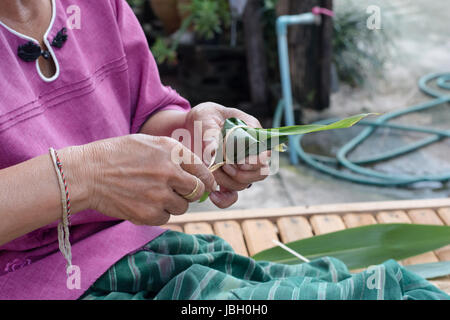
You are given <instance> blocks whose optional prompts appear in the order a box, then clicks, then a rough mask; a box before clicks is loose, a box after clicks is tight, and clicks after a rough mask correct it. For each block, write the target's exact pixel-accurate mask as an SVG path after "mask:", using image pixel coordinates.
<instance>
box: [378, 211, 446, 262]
mask: <svg viewBox="0 0 450 320" xmlns="http://www.w3.org/2000/svg"><path fill="white" fill-rule="evenodd" d="M377 219H378V221H379V222H380V223H411V222H412V221H411V219H410V218H409V217H408V215H407V214H406V212H405V211H401V210H397V211H382V212H379V213H378V214H377ZM438 261H439V259H438V258H437V257H436V255H435V254H434V253H433V252H426V253H423V254H420V255H418V256H414V257H410V258H408V259H405V260H402V261H401V263H402V264H404V265H409V264H419V263H431V262H438Z"/></svg>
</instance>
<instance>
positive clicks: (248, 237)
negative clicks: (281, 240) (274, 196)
mask: <svg viewBox="0 0 450 320" xmlns="http://www.w3.org/2000/svg"><path fill="white" fill-rule="evenodd" d="M242 230H243V231H244V238H245V242H246V243H247V249H248V253H249V254H250V255H251V256H252V255H254V254H256V253H258V252H260V251H263V250H266V249H269V248H272V247H274V246H275V244H274V243H273V242H272V240H274V239H275V240H278V235H277V230H276V227H275V226H274V224H273V223H272V222H270V221H269V220H267V219H255V220H245V221H244V222H242Z"/></svg>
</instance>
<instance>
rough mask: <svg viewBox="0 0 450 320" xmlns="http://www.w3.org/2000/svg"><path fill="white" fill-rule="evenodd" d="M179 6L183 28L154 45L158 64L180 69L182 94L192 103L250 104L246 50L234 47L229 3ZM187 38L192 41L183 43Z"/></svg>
mask: <svg viewBox="0 0 450 320" xmlns="http://www.w3.org/2000/svg"><path fill="white" fill-rule="evenodd" d="M177 4H178V6H177V9H178V14H179V16H181V17H183V18H182V20H181V24H180V28H179V29H178V31H177V32H175V33H174V34H172V35H171V36H165V35H162V36H159V37H157V38H156V40H155V42H154V44H153V45H152V53H153V55H154V56H155V58H156V60H157V62H158V64H160V65H168V64H169V65H176V69H177V74H178V76H177V80H178V82H179V83H180V85H181V86H182V90H181V91H182V92H183V94H184V95H185V96H186V97H187V98H188V99H189V100H190V101H191V102H192V103H197V102H202V101H205V100H214V101H217V102H219V103H222V104H226V105H236V104H237V103H239V102H242V101H248V98H249V97H248V81H247V79H246V77H245V72H246V71H245V70H246V56H245V50H244V48H243V43H242V41H241V42H240V43H238V44H237V45H236V46H232V45H230V25H231V19H232V17H231V11H230V6H229V2H228V0H178V2H177ZM187 36H189V37H187ZM186 37H187V38H189V39H190V41H183V40H184V39H183V38H186ZM243 75H244V76H243Z"/></svg>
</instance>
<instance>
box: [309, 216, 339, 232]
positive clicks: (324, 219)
mask: <svg viewBox="0 0 450 320" xmlns="http://www.w3.org/2000/svg"><path fill="white" fill-rule="evenodd" d="M310 221H311V226H312V228H313V230H314V233H315V234H316V235H318V234H324V233H329V232H334V231H339V230H343V229H345V224H344V221H342V218H341V217H340V216H338V215H336V214H324V215H317V216H313V217H311V219H310Z"/></svg>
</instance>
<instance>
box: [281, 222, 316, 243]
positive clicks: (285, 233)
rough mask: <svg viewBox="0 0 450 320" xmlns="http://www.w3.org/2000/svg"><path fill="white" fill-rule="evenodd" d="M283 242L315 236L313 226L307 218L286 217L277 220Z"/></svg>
mask: <svg viewBox="0 0 450 320" xmlns="http://www.w3.org/2000/svg"><path fill="white" fill-rule="evenodd" d="M277 226H278V230H279V232H280V237H281V241H282V242H284V243H288V242H292V241H296V240H300V239H304V238H309V237H312V236H313V233H312V229H311V226H310V225H309V223H308V220H307V219H306V218H305V217H286V218H279V219H278V220H277Z"/></svg>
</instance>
